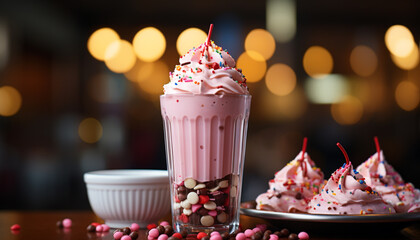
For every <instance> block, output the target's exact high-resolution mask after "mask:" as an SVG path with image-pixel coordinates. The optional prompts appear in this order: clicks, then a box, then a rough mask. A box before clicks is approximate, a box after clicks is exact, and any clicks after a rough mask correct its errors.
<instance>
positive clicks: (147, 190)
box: [84, 170, 170, 228]
mask: <svg viewBox="0 0 420 240" xmlns="http://www.w3.org/2000/svg"><path fill="white" fill-rule="evenodd" d="M84 180H85V183H86V187H87V192H88V197H89V202H90V205H91V207H92V209H93V211H94V212H95V214H96V215H98V216H99V217H100V218H102V219H103V220H104V221H105V223H106V224H107V225H109V226H110V227H112V228H122V227H128V226H130V225H131V223H134V222H135V223H138V224H139V225H140V226H141V227H143V228H144V227H146V226H147V224H149V223H155V222H157V221H158V220H159V219H161V218H163V217H165V216H166V215H167V214H169V212H170V191H169V178H168V171H164V170H103V171H94V172H88V173H85V174H84Z"/></svg>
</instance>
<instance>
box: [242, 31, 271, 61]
mask: <svg viewBox="0 0 420 240" xmlns="http://www.w3.org/2000/svg"><path fill="white" fill-rule="evenodd" d="M275 50H276V41H275V40H274V37H273V35H271V33H270V32H268V31H267V30H264V29H260V28H259V29H254V30H252V31H251V32H249V33H248V35H247V36H246V38H245V51H247V52H248V51H251V52H257V53H259V54H260V55H261V56H262V57H263V58H264V59H265V60H268V59H270V58H271V57H272V56H273V54H274V51H275ZM250 56H251V57H254V55H250ZM255 60H259V59H255Z"/></svg>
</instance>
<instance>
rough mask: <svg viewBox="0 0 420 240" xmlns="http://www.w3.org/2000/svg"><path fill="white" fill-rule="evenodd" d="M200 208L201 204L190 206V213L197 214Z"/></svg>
mask: <svg viewBox="0 0 420 240" xmlns="http://www.w3.org/2000/svg"><path fill="white" fill-rule="evenodd" d="M202 206H203V205H201V204H193V205H192V206H191V210H192V212H197V210H198V209H200V208H201V207H202Z"/></svg>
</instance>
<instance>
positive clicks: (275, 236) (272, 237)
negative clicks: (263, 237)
mask: <svg viewBox="0 0 420 240" xmlns="http://www.w3.org/2000/svg"><path fill="white" fill-rule="evenodd" d="M269 240H279V236H277V235H276V234H270V239H269Z"/></svg>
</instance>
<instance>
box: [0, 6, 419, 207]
mask: <svg viewBox="0 0 420 240" xmlns="http://www.w3.org/2000/svg"><path fill="white" fill-rule="evenodd" d="M296 10H297V18H296V22H297V32H296V35H295V37H294V38H293V39H292V41H291V42H289V43H285V44H277V46H276V47H277V48H276V52H275V54H274V56H273V57H272V58H271V59H270V60H269V61H268V65H270V64H272V63H275V62H285V63H287V64H289V65H290V66H292V68H293V69H294V70H295V72H296V75H297V81H298V85H299V86H301V85H303V83H304V81H305V79H306V78H307V75H306V74H305V72H304V69H303V67H302V64H301V62H302V57H303V54H304V53H305V51H306V49H307V48H308V47H310V46H312V45H322V46H325V47H327V48H328V49H329V51H330V52H331V54H332V55H333V57H334V69H333V73H340V74H343V75H346V76H347V75H348V76H352V75H354V73H353V72H352V70H351V68H350V66H349V63H348V57H349V54H350V51H351V49H352V48H353V47H354V46H355V45H356V44H360V43H364V44H372V45H374V46H376V48H375V50H376V54H377V55H378V69H377V71H376V73H375V76H376V77H378V78H379V79H380V80H381V81H382V83H383V85H384V86H385V90H384V97H383V98H382V99H381V100H380V101H381V102H380V104H379V105H380V106H381V107H379V108H377V109H375V110H372V111H367V112H365V113H364V115H363V117H362V119H361V120H360V121H359V122H358V123H356V124H354V125H349V126H347V125H340V124H338V123H336V122H335V121H334V120H333V118H332V117H331V114H330V106H329V105H318V104H312V103H307V107H306V110H305V112H304V113H303V115H301V116H299V117H298V118H296V119H287V118H281V117H280V118H279V117H273V116H270V115H268V114H267V113H266V112H265V111H263V110H262V107H261V106H262V105H261V104H263V103H262V100H261V99H262V97H263V95H264V91H263V90H262V89H263V88H264V85H263V84H262V81H261V82H259V83H250V84H249V88H250V91H251V94H252V95H253V102H252V108H251V119H250V123H249V133H248V145H247V155H246V163H245V171H244V192H243V200H251V199H254V198H255V197H256V196H257V195H258V194H259V193H261V192H264V191H265V190H266V189H267V187H268V184H267V181H268V180H269V179H270V178H272V177H273V175H274V173H275V172H276V171H277V170H279V169H281V168H282V167H283V166H284V164H286V163H287V162H288V161H290V160H292V159H293V158H294V157H295V156H296V155H297V154H298V152H299V150H300V148H301V144H302V139H303V137H305V136H306V137H308V138H309V142H308V149H307V150H308V153H309V154H310V155H311V157H312V159H313V160H314V161H315V162H316V163H317V165H318V166H319V167H321V169H322V170H323V171H324V173H325V175H326V177H329V175H330V174H331V173H332V172H333V171H334V170H335V169H336V168H338V167H339V166H341V165H342V163H343V161H344V158H343V156H342V154H341V152H340V151H339V149H338V148H337V147H336V145H335V144H336V142H337V141H340V142H341V143H342V145H343V146H344V147H345V148H346V149H347V152H348V153H349V156H350V159H351V161H352V162H353V163H354V165H356V166H357V165H358V164H360V163H362V162H363V161H364V160H366V159H367V158H368V157H369V156H370V155H372V154H373V153H374V152H375V146H374V142H373V137H374V136H378V137H379V140H380V143H381V146H382V148H383V149H384V153H385V157H386V159H387V160H388V162H389V163H391V164H392V165H393V166H394V167H395V168H396V170H397V171H399V172H400V173H401V175H402V176H403V178H404V179H405V180H406V181H410V182H412V183H414V184H415V185H416V186H420V177H419V176H418V170H419V169H420V158H419V157H418V152H419V149H420V141H419V140H420V116H419V110H418V107H417V108H416V109H414V110H412V111H409V112H407V111H404V110H402V109H401V108H399V107H398V105H397V103H396V102H395V99H394V90H395V87H396V84H397V83H398V82H399V81H400V80H401V79H402V78H404V77H405V76H407V75H408V74H409V75H410V76H411V77H412V78H413V79H414V82H416V83H417V86H420V85H419V79H420V74H419V67H418V66H417V68H416V69H414V70H411V71H410V72H409V73H408V71H403V70H401V69H399V68H398V67H396V66H395V65H394V64H393V62H392V61H391V58H390V57H389V52H388V50H387V49H386V47H385V44H384V40H383V39H384V34H385V32H386V30H387V29H388V28H389V27H390V26H391V25H394V24H402V25H405V26H407V27H408V28H409V29H410V30H411V31H412V33H413V35H414V38H415V41H416V43H417V44H418V41H419V33H420V29H419V23H420V19H419V16H420V15H419V14H418V13H419V12H420V3H419V2H418V1H415V0H403V1H379V0H370V1H359V0H358V1H326V0H324V1H296ZM265 21H266V2H265V1H236V0H234V1H221V0H213V1H182V2H181V1H160V0H154V1H141V0H121V1H98V0H83V1H82V0H73V1H52V0H39V1H29V0H28V1H4V0H1V1H0V27H3V28H4V29H6V31H4V32H5V33H7V36H6V38H7V39H8V48H7V49H8V54H7V57H6V58H5V59H7V60H6V62H5V63H4V64H0V87H1V86H3V85H10V86H13V87H15V88H16V89H18V90H19V92H20V94H21V95H22V107H21V109H20V110H19V112H18V113H17V114H16V115H13V116H11V117H2V116H0V189H1V191H0V209H31V210H32V209H88V208H89V203H88V200H87V194H86V189H85V186H84V183H83V173H85V172H87V171H92V170H99V169H113V168H158V169H165V168H166V163H165V152H164V140H163V132H162V122H161V116H160V110H159V104H158V96H153V98H150V96H146V95H145V94H144V93H143V92H142V91H141V90H140V89H138V87H137V86H136V85H135V84H134V83H132V82H130V81H128V80H126V79H125V77H124V75H122V74H116V73H112V72H111V71H109V70H108V69H107V67H106V66H105V64H104V63H103V62H100V61H97V60H96V59H94V58H93V57H92V56H91V55H90V54H89V52H88V50H87V47H86V43H87V39H88V38H89V36H90V35H91V34H92V32H94V31H95V30H97V29H99V28H102V27H111V28H113V29H114V30H116V31H117V32H118V33H119V35H120V36H121V38H123V39H126V40H128V41H131V40H132V38H133V37H134V35H135V34H136V33H137V31H139V30H140V29H142V28H144V27H148V26H154V27H156V28H158V29H160V30H161V31H162V32H163V33H164V34H165V37H166V42H167V48H166V51H165V54H164V55H163V57H162V60H163V61H164V62H165V63H166V64H167V65H168V66H169V68H170V69H173V66H174V65H175V64H177V61H178V57H179V55H178V53H177V51H176V48H175V42H176V39H177V37H178V35H179V34H180V33H181V32H182V31H183V30H184V29H186V28H189V27H197V28H200V29H203V30H204V31H207V28H208V26H209V23H214V24H215V31H214V35H213V39H214V40H215V42H216V43H217V44H218V45H220V46H223V48H227V49H228V50H230V52H231V53H232V55H233V57H234V58H237V57H238V56H239V54H240V53H241V52H242V51H243V47H244V43H243V40H244V38H245V36H246V34H247V33H248V32H250V31H251V30H252V29H254V28H265V26H266V22H265ZM218 28H219V29H220V30H217V29H218ZM226 29H228V30H229V29H230V30H232V29H234V30H235V31H233V32H232V31H230V32H229V31H228V30H226ZM0 34H2V33H1V32H0ZM227 34H232V35H234V39H239V40H240V41H231V38H230V37H229V36H227ZM97 74H106V75H107V76H108V77H110V78H111V79H113V81H114V82H115V83H116V84H117V86H118V89H119V90H118V94H119V95H118V96H120V98H119V99H118V101H115V102H111V103H101V102H98V101H95V100H94V99H93V98H92V97H91V96H90V95H89V81H90V79H91V78H92V77H93V76H95V75H97ZM168 80H169V79H168ZM272 111H273V112H275V111H276V109H273V110H272ZM86 117H94V118H96V119H100V120H101V122H102V124H104V136H103V138H102V139H101V140H100V141H99V142H97V143H94V144H88V143H84V142H83V141H81V139H80V138H79V136H78V133H77V127H78V124H79V123H80V121H81V120H82V119H84V118H86ZM105 123H108V125H106V124H105ZM105 125H106V126H110V127H109V128H106V127H105ZM107 129H108V130H109V129H110V130H109V131H108V132H107Z"/></svg>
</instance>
